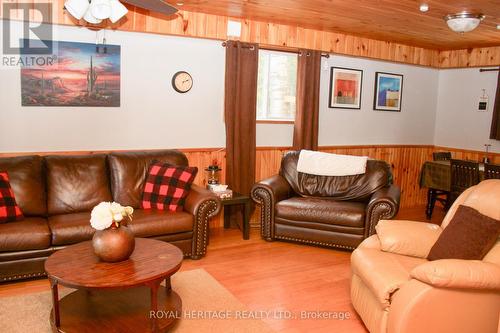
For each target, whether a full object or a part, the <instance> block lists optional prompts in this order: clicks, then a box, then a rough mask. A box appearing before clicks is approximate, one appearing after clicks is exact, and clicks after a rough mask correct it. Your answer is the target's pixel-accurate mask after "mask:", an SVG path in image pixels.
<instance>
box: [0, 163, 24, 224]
mask: <svg viewBox="0 0 500 333" xmlns="http://www.w3.org/2000/svg"><path fill="white" fill-rule="evenodd" d="M23 218H24V216H23V213H22V212H21V209H19V206H18V205H17V202H16V197H15V196H14V192H13V191H12V188H11V186H10V182H9V174H8V173H7V172H2V171H0V223H5V222H13V221H20V220H22V219H23Z"/></svg>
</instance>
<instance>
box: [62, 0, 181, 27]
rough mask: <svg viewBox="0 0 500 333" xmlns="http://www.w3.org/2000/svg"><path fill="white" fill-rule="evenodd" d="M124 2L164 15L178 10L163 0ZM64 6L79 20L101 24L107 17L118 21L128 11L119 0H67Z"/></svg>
mask: <svg viewBox="0 0 500 333" xmlns="http://www.w3.org/2000/svg"><path fill="white" fill-rule="evenodd" d="M122 2H125V3H128V4H131V5H133V6H136V7H139V8H144V9H147V10H150V11H152V12H155V13H160V14H164V15H172V14H175V13H176V12H177V11H178V10H177V8H175V7H173V6H171V5H169V4H168V3H166V2H165V1H163V0H122ZM64 8H65V9H66V10H67V11H68V12H69V13H70V14H71V16H73V17H74V18H76V19H78V20H80V19H82V18H83V19H84V20H85V21H87V22H88V23H91V24H99V23H101V22H102V21H103V20H106V19H109V20H110V21H111V22H112V23H116V22H118V21H119V20H120V19H121V18H122V17H123V16H125V14H127V12H128V9H127V7H125V6H124V5H123V4H122V3H121V2H120V1H118V0H67V1H66V2H65V3H64Z"/></svg>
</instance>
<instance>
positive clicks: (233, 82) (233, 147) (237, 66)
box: [224, 41, 259, 195]
mask: <svg viewBox="0 0 500 333" xmlns="http://www.w3.org/2000/svg"><path fill="white" fill-rule="evenodd" d="M258 50H259V47H258V45H257V44H249V43H241V42H238V41H228V42H227V45H226V83H225V103H224V116H225V122H226V167H227V170H226V181H227V183H228V185H229V187H230V188H231V189H232V190H233V191H236V192H239V193H241V194H245V195H249V194H250V189H251V188H252V185H253V184H254V183H255V145H256V144H255V132H256V130H255V119H256V106H257V71H258V54H259V53H258Z"/></svg>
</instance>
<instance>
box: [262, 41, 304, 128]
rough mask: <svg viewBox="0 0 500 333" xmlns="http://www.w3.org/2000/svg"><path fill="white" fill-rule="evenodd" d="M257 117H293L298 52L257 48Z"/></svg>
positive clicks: (286, 118)
mask: <svg viewBox="0 0 500 333" xmlns="http://www.w3.org/2000/svg"><path fill="white" fill-rule="evenodd" d="M257 78H258V80H257V121H259V120H266V121H294V120H295V95H296V89H297V54H294V53H286V52H276V51H267V50H259V73H258V76H257Z"/></svg>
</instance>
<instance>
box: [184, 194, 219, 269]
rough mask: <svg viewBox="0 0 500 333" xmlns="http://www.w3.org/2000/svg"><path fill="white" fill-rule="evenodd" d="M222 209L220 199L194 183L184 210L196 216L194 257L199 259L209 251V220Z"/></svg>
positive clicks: (192, 256)
mask: <svg viewBox="0 0 500 333" xmlns="http://www.w3.org/2000/svg"><path fill="white" fill-rule="evenodd" d="M220 209H221V202H220V199H219V198H218V197H217V196H216V195H215V194H213V193H212V192H210V191H209V190H207V189H204V188H203V187H201V186H198V185H194V184H193V185H192V186H191V190H190V191H189V194H188V196H187V197H186V201H185V203H184V211H186V212H188V213H191V214H192V215H193V216H194V223H193V247H192V252H191V258H192V259H199V258H201V257H203V256H204V255H205V253H206V252H207V237H208V220H209V219H210V218H211V217H213V216H215V215H217V214H218V213H219V211H220Z"/></svg>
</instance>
